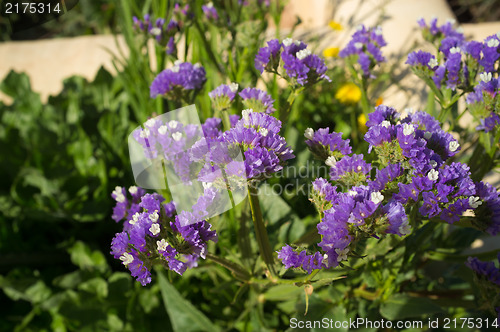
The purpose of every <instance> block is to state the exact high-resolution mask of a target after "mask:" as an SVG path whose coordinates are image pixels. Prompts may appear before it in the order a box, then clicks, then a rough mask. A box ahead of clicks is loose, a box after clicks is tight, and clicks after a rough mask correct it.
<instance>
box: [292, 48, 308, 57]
mask: <svg viewBox="0 0 500 332" xmlns="http://www.w3.org/2000/svg"><path fill="white" fill-rule="evenodd" d="M309 55H311V51H310V50H308V49H307V48H305V49H303V50H300V51H298V52H297V53H295V56H296V57H297V59H299V60H303V59H305V58H307V57H308V56H309Z"/></svg>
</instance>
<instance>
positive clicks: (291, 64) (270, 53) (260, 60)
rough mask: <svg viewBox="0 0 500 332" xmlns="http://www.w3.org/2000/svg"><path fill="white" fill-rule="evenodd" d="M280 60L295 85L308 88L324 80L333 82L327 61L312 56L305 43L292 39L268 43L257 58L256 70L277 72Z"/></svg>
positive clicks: (260, 50)
mask: <svg viewBox="0 0 500 332" xmlns="http://www.w3.org/2000/svg"><path fill="white" fill-rule="evenodd" d="M280 58H281V60H282V61H283V68H284V69H285V72H286V77H287V78H288V79H290V80H291V81H292V83H293V84H295V83H296V84H298V85H300V86H306V85H312V84H314V83H316V82H318V81H320V80H323V79H325V80H327V81H331V80H330V78H329V77H328V76H327V75H326V70H327V67H326V65H325V61H324V60H323V59H321V58H320V57H318V56H317V55H316V54H312V53H311V51H310V50H308V49H307V45H306V44H305V43H303V42H301V41H299V40H293V39H291V38H286V39H284V40H283V42H281V43H280V42H279V40H278V39H273V40H270V41H268V42H267V46H265V47H262V48H260V49H259V52H258V53H257V55H256V56H255V68H256V69H257V70H258V71H260V72H261V73H262V72H264V71H268V72H276V71H277V70H278V67H279V65H280Z"/></svg>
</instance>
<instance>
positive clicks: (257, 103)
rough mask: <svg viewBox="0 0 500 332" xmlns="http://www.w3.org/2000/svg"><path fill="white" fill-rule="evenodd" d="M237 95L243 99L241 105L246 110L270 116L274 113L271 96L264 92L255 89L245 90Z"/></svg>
mask: <svg viewBox="0 0 500 332" xmlns="http://www.w3.org/2000/svg"><path fill="white" fill-rule="evenodd" d="M239 95H240V97H241V98H242V99H243V105H244V106H245V107H246V108H247V109H252V110H253V111H254V112H264V113H267V114H271V113H274V112H275V111H276V109H275V108H274V107H273V103H274V99H273V98H271V96H270V95H269V94H268V93H267V92H265V91H262V90H260V89H257V88H245V89H243V90H242V91H241V92H240V93H239Z"/></svg>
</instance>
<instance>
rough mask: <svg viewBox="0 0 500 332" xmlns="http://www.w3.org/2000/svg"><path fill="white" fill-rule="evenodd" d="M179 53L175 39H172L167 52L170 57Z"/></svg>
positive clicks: (169, 41)
mask: <svg viewBox="0 0 500 332" xmlns="http://www.w3.org/2000/svg"><path fill="white" fill-rule="evenodd" d="M176 51H177V47H176V46H175V40H174V37H170V38H169V39H168V42H167V46H166V47H165V52H166V53H167V54H168V55H171V54H175V53H176Z"/></svg>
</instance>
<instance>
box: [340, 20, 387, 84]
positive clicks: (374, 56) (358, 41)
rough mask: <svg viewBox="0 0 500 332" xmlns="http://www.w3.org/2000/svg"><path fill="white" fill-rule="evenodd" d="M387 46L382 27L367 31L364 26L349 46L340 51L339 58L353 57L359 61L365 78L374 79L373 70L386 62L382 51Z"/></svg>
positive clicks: (358, 30) (354, 35) (353, 36)
mask: <svg viewBox="0 0 500 332" xmlns="http://www.w3.org/2000/svg"><path fill="white" fill-rule="evenodd" d="M385 45H387V43H386V42H385V40H384V37H383V36H382V29H381V28H380V27H375V28H369V29H367V28H365V26H364V25H360V26H359V27H358V28H357V31H356V32H355V33H354V34H353V35H352V37H351V40H350V41H349V43H348V44H347V46H346V47H344V48H343V49H342V50H341V51H340V53H339V56H340V57H341V58H347V57H353V58H354V59H357V62H358V64H359V65H360V67H361V70H362V71H363V76H365V77H371V78H374V77H375V76H374V75H373V73H372V70H373V68H374V67H375V66H376V65H377V64H379V63H381V62H385V61H386V60H385V57H384V56H383V55H382V52H381V50H380V49H381V48H382V47H384V46H385Z"/></svg>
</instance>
